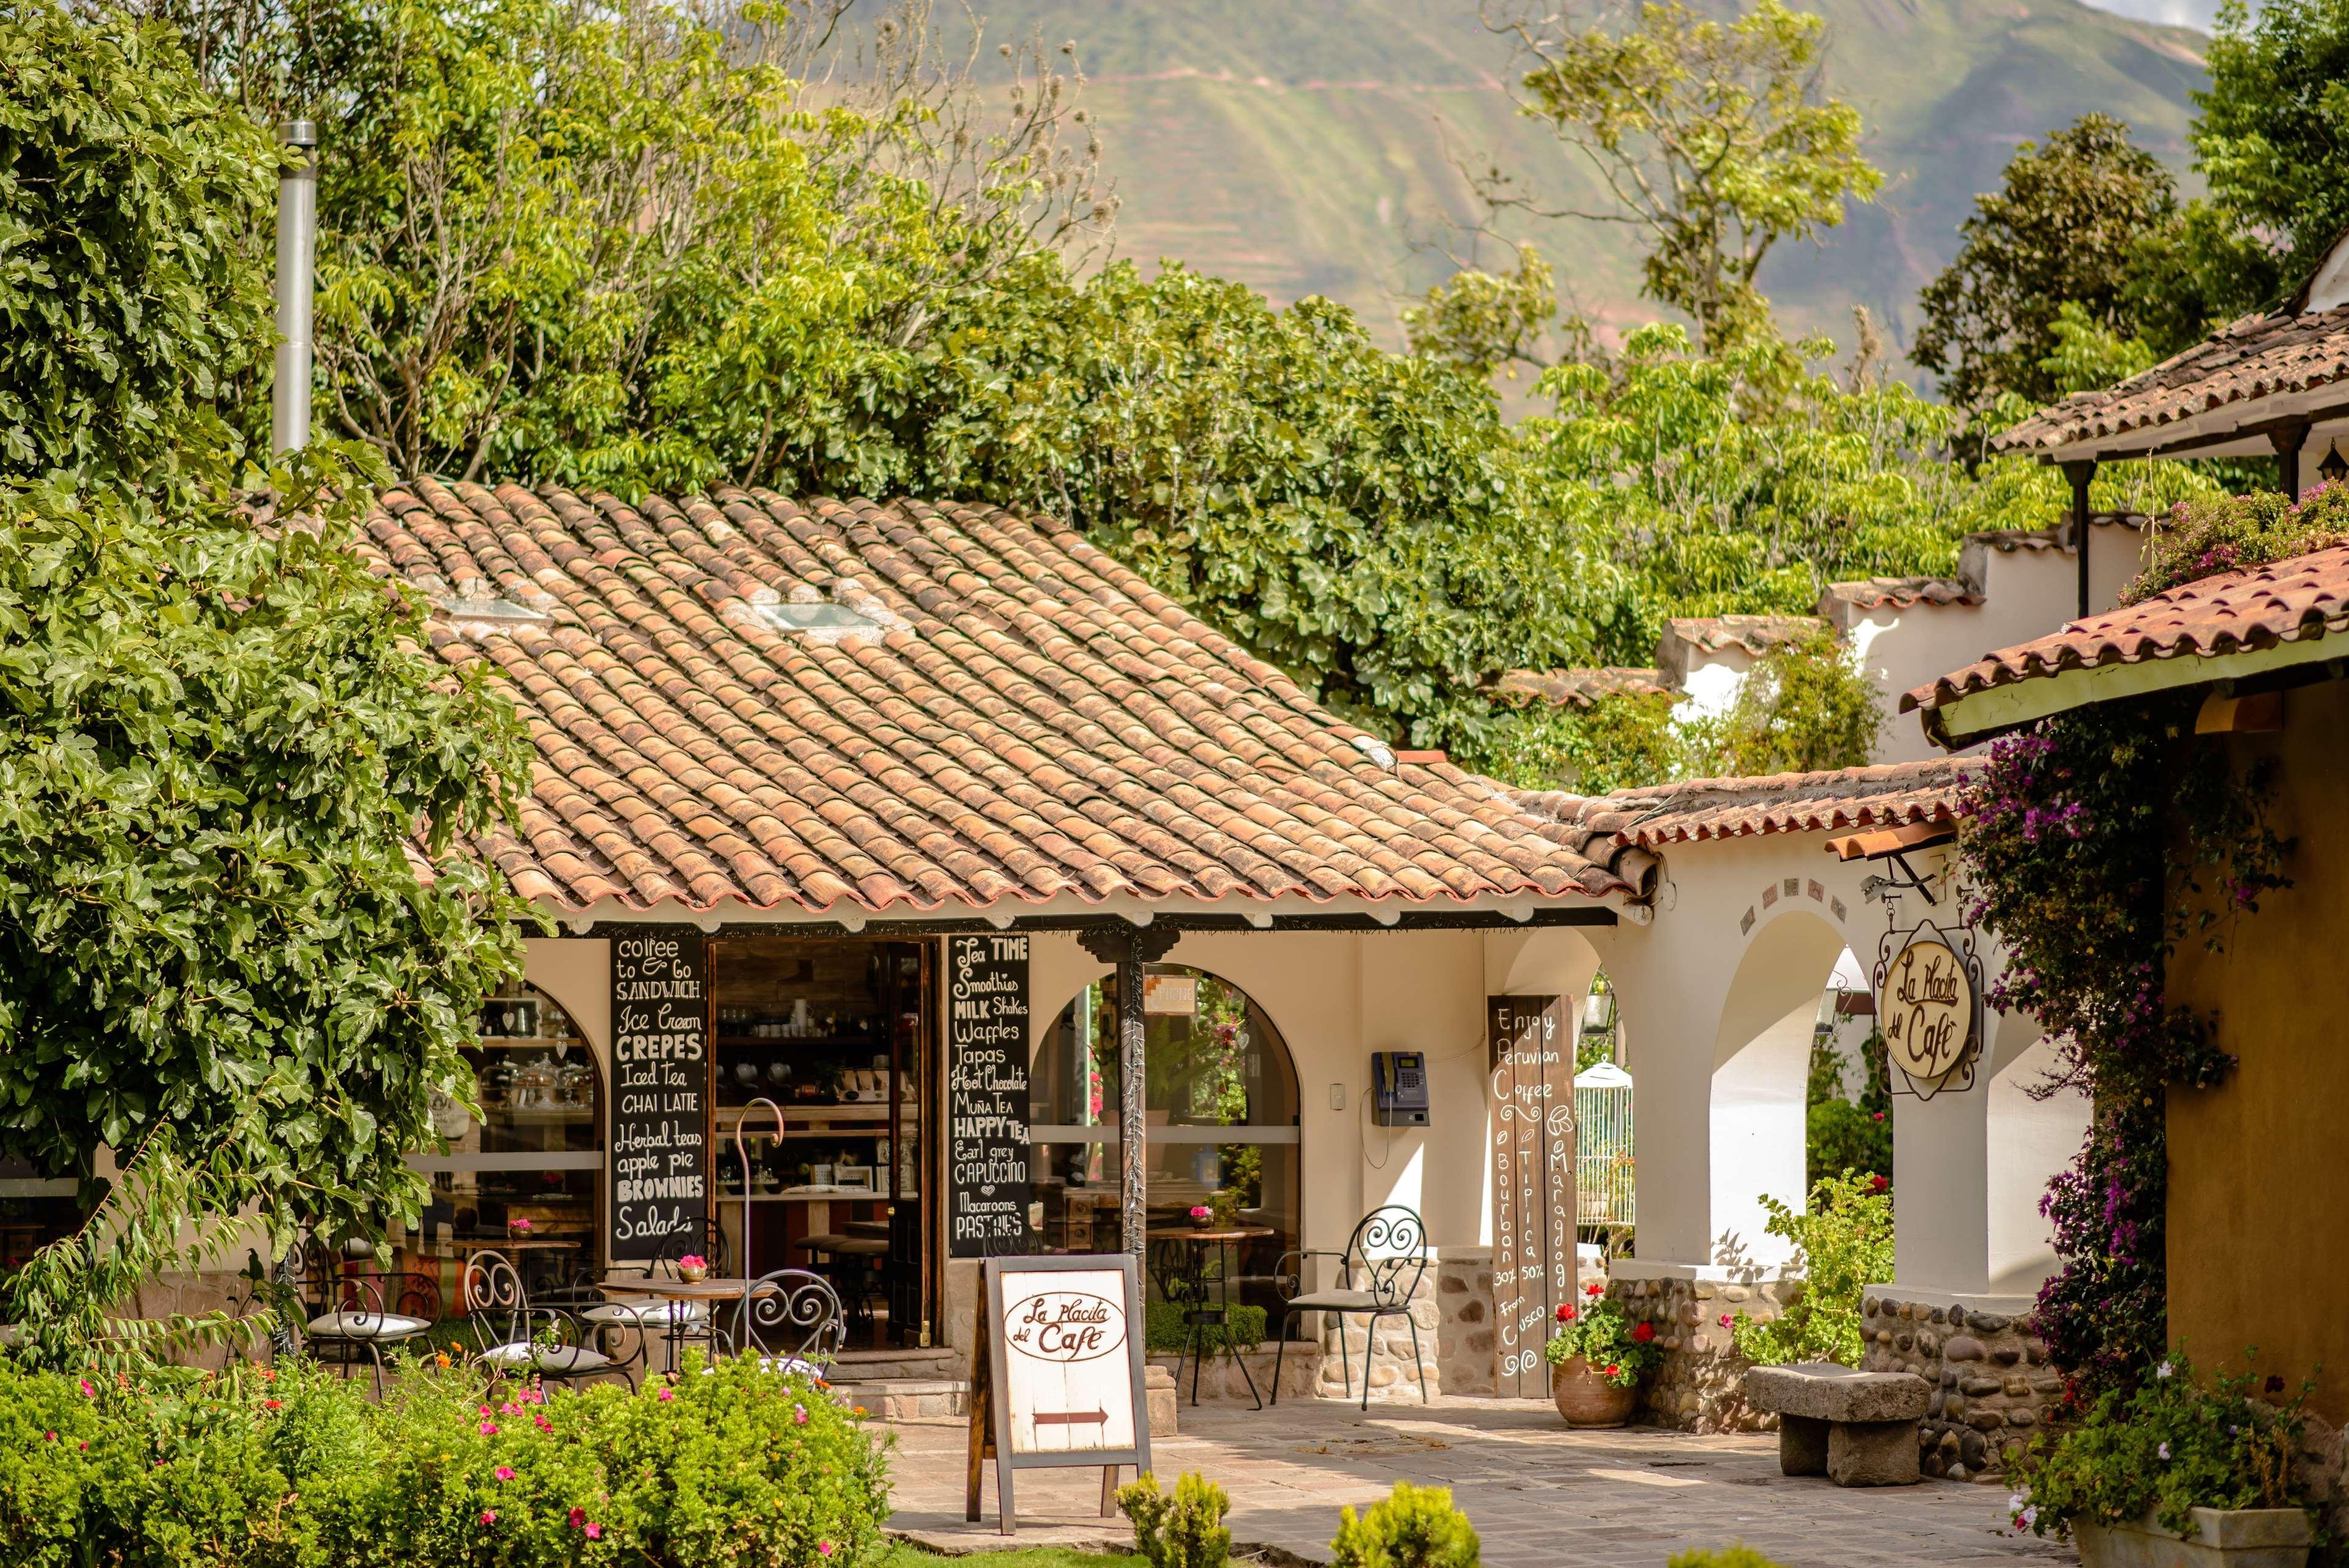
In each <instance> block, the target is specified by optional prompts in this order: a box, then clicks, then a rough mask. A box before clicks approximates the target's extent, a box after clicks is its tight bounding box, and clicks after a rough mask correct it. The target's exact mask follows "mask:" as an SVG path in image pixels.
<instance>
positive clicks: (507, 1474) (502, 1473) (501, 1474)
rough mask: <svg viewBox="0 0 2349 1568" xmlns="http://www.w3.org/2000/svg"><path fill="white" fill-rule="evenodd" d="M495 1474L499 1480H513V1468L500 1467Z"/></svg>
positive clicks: (509, 1466) (508, 1466) (507, 1466)
mask: <svg viewBox="0 0 2349 1568" xmlns="http://www.w3.org/2000/svg"><path fill="white" fill-rule="evenodd" d="M496 1474H497V1478H498V1479H499V1480H513V1478H514V1472H513V1466H512V1465H500V1466H499V1467H498V1468H497V1471H496Z"/></svg>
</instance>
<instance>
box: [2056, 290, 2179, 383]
mask: <svg viewBox="0 0 2349 1568" xmlns="http://www.w3.org/2000/svg"><path fill="white" fill-rule="evenodd" d="M2048 331H2049V334H2050V335H2052V336H2053V337H2054V340H2055V346H2054V348H2053V349H2052V350H2050V351H2049V353H2048V356H2047V357H2046V358H2044V359H2043V360H2041V361H2040V362H2039V367H2040V368H2041V369H2042V370H2044V371H2045V372H2046V373H2047V374H2048V376H2049V377H2052V378H2053V388H2054V390H2053V393H2052V396H2053V397H2067V396H2069V395H2070V394H2072V393H2074V392H2095V391H2101V390H2102V389H2103V388H2105V387H2116V386H2118V385H2119V384H2120V383H2121V382H2124V381H2126V380H2127V379H2128V378H2129V377H2132V376H2136V375H2138V374H2140V373H2141V372H2144V371H2147V370H2150V369H2152V368H2153V350H2152V349H2150V348H2148V347H2147V346H2146V342H2145V339H2143V338H2141V337H2123V336H2122V335H2120V333H2119V332H2118V331H2117V330H2116V329H2115V328H2113V327H2110V326H2106V325H2103V324H2102V323H2100V322H2096V321H2094V320H2091V319H2090V318H2089V315H2088V312H2087V307H2085V305H2082V304H2080V303H2079V302H2078V301H2076V300H2066V301H2064V306H2063V308H2062V309H2061V310H2059V311H2057V312H2056V313H2055V319H2054V321H2053V322H2051V323H2050V324H2049V325H2048Z"/></svg>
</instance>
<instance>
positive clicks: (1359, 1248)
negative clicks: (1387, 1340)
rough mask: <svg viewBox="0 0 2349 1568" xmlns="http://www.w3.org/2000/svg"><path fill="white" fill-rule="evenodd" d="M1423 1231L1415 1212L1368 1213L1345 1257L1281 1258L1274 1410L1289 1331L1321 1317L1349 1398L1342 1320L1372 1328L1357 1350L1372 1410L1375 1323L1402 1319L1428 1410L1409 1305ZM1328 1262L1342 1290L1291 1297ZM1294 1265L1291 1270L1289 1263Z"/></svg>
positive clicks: (1391, 1207) (1422, 1253)
mask: <svg viewBox="0 0 2349 1568" xmlns="http://www.w3.org/2000/svg"><path fill="white" fill-rule="evenodd" d="M1426 1242H1427V1226H1426V1225H1425V1224H1424V1223H1423V1222H1422V1221H1421V1220H1420V1217H1419V1215H1418V1213H1417V1212H1416V1211H1414V1210H1411V1209H1407V1208H1405V1207H1403V1206H1402V1204H1401V1203H1389V1204H1386V1205H1384V1206H1383V1207H1381V1208H1377V1209H1373V1210H1371V1212H1369V1213H1367V1214H1365V1215H1363V1216H1362V1218H1361V1222H1360V1223H1358V1224H1357V1225H1355V1227H1354V1233H1353V1234H1352V1235H1351V1236H1350V1237H1349V1238H1348V1239H1347V1242H1346V1250H1345V1251H1344V1252H1342V1253H1330V1252H1309V1251H1293V1252H1288V1253H1282V1254H1281V1258H1280V1263H1279V1264H1278V1273H1279V1276H1280V1284H1282V1285H1283V1286H1285V1287H1287V1288H1285V1289H1283V1290H1282V1291H1281V1295H1282V1312H1281V1319H1280V1344H1279V1346H1278V1347H1277V1348H1276V1349H1275V1351H1274V1352H1273V1357H1272V1402H1273V1403H1274V1404H1276V1405H1278V1404H1279V1403H1280V1363H1281V1359H1282V1357H1285V1356H1287V1355H1288V1326H1289V1325H1290V1324H1291V1323H1292V1322H1294V1321H1295V1320H1296V1317H1297V1315H1298V1314H1299V1313H1300V1312H1326V1313H1331V1314H1334V1315H1336V1317H1337V1319H1338V1365H1339V1367H1340V1369H1341V1370H1343V1371H1344V1373H1345V1375H1346V1392H1347V1393H1349V1394H1350V1393H1352V1392H1353V1391H1354V1374H1353V1367H1351V1365H1350V1363H1349V1362H1348V1359H1347V1356H1346V1319H1347V1318H1349V1317H1367V1318H1369V1319H1370V1320H1371V1340H1370V1342H1369V1343H1366V1344H1365V1345H1364V1346H1363V1347H1362V1408H1363V1409H1365V1410H1367V1409H1369V1408H1371V1344H1375V1343H1376V1336H1377V1334H1378V1330H1379V1319H1381V1318H1382V1317H1400V1318H1402V1320H1403V1321H1404V1322H1405V1323H1409V1324H1411V1364H1412V1369H1413V1371H1414V1372H1416V1373H1417V1374H1418V1376H1419V1398H1420V1402H1421V1403H1422V1404H1426V1403H1428V1402H1429V1400H1428V1394H1427V1370H1426V1367H1425V1366H1424V1365H1423V1363H1422V1362H1421V1360H1420V1356H1419V1325H1418V1324H1417V1323H1414V1322H1413V1321H1412V1315H1411V1298H1412V1297H1413V1295H1416V1294H1417V1293H1418V1290H1419V1282H1420V1280H1421V1278H1422V1277H1423V1275H1424V1274H1426V1273H1427V1247H1426ZM1310 1258H1329V1259H1330V1260H1331V1261H1332V1262H1334V1263H1336V1264H1337V1265H1338V1279H1339V1284H1338V1285H1337V1286H1336V1287H1334V1288H1331V1289H1329V1290H1319V1291H1312V1292H1309V1293H1307V1294H1305V1295H1292V1294H1290V1293H1291V1292H1293V1291H1294V1290H1295V1289H1296V1288H1297V1286H1298V1285H1299V1284H1301V1283H1302V1282H1303V1280H1304V1268H1305V1264H1306V1261H1307V1260H1308V1259H1310ZM1291 1259H1295V1260H1296V1266H1295V1268H1293V1269H1292V1268H1291V1267H1290V1260H1291Z"/></svg>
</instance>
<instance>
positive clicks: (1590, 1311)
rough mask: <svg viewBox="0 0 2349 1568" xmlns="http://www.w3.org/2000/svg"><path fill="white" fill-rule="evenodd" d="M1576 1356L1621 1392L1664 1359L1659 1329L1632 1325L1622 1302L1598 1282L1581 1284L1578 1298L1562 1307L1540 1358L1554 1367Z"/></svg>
mask: <svg viewBox="0 0 2349 1568" xmlns="http://www.w3.org/2000/svg"><path fill="white" fill-rule="evenodd" d="M1578 1356H1579V1357H1582V1359H1583V1361H1584V1362H1585V1363H1586V1364H1588V1367H1589V1368H1590V1370H1591V1371H1592V1372H1594V1373H1596V1374H1597V1375H1598V1376H1599V1377H1601V1378H1603V1379H1604V1380H1606V1381H1607V1382H1609V1383H1612V1384H1614V1385H1615V1387H1618V1388H1629V1387H1633V1386H1634V1385H1636V1384H1637V1383H1638V1382H1639V1381H1640V1378H1642V1377H1646V1376H1647V1375H1648V1374H1649V1373H1650V1372H1651V1371H1653V1370H1655V1368H1656V1367H1657V1366H1658V1364H1660V1363H1661V1361H1662V1360H1663V1358H1664V1353H1663V1351H1662V1349H1661V1348H1660V1347H1659V1346H1657V1344H1656V1328H1655V1325H1653V1324H1651V1323H1639V1324H1634V1323H1632V1322H1631V1321H1630V1319H1628V1318H1626V1317H1625V1316H1624V1315H1623V1304H1622V1303H1620V1302H1619V1301H1617V1300H1616V1299H1615V1298H1614V1297H1613V1296H1611V1295H1607V1294H1606V1291H1605V1289H1604V1288H1603V1287H1601V1286H1599V1285H1597V1284H1588V1285H1585V1286H1583V1289H1582V1296H1581V1299H1580V1300H1578V1301H1568V1302H1560V1303H1559V1304H1558V1308H1557V1328H1556V1329H1555V1330H1554V1331H1553V1332H1552V1333H1551V1335H1550V1336H1549V1338H1548V1339H1547V1340H1545V1341H1544V1342H1543V1344H1542V1358H1543V1359H1544V1360H1546V1361H1547V1362H1548V1363H1549V1364H1550V1365H1551V1366H1553V1367H1556V1366H1558V1365H1560V1364H1562V1363H1564V1362H1567V1361H1570V1360H1572V1359H1573V1358H1574V1357H1578Z"/></svg>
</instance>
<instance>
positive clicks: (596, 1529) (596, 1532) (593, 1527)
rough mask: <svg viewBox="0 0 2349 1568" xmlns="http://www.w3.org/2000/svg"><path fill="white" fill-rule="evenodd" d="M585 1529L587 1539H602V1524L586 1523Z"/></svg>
mask: <svg viewBox="0 0 2349 1568" xmlns="http://www.w3.org/2000/svg"><path fill="white" fill-rule="evenodd" d="M585 1529H586V1531H587V1539H588V1540H590V1541H601V1540H603V1539H604V1527H603V1526H602V1525H600V1524H590V1525H587V1526H586V1527H585Z"/></svg>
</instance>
